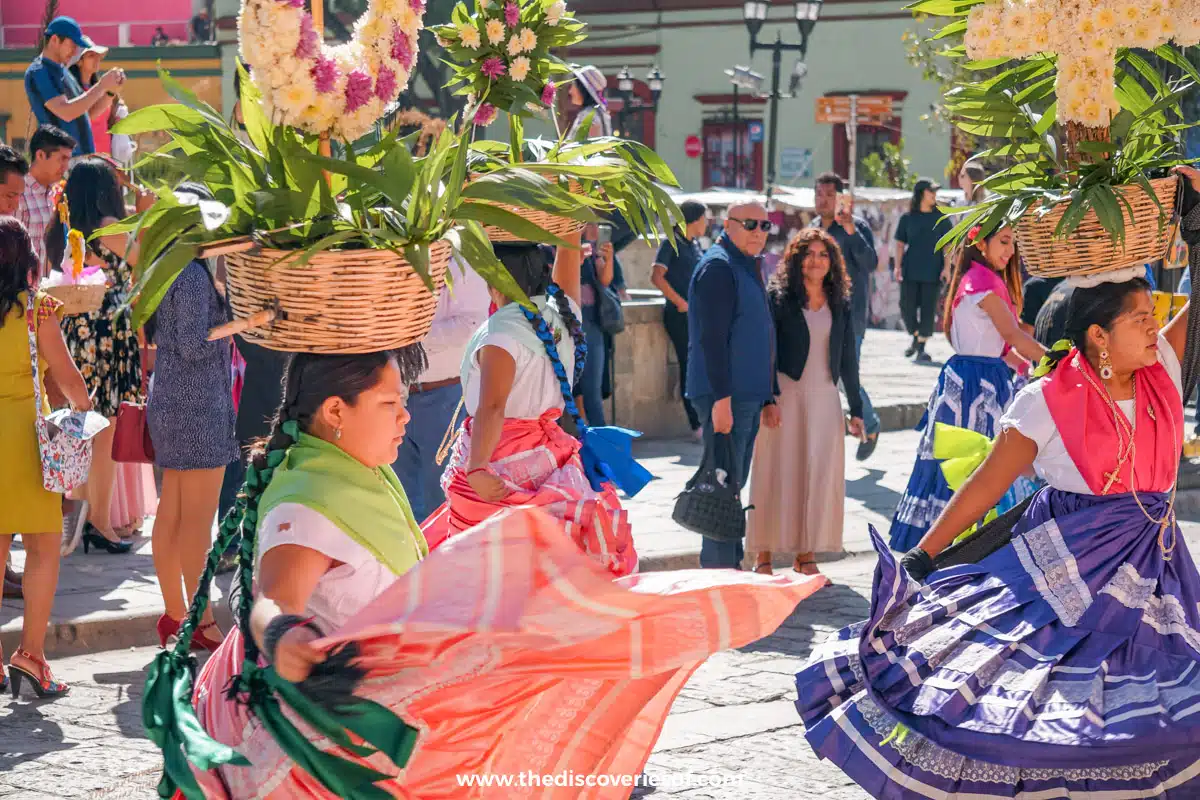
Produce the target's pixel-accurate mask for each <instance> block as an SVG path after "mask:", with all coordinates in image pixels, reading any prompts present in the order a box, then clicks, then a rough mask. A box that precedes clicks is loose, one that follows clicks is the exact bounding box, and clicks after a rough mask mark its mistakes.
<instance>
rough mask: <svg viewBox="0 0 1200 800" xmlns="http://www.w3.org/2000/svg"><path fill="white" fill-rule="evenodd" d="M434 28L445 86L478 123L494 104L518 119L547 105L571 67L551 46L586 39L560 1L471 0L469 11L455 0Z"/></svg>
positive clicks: (485, 121) (488, 117)
mask: <svg viewBox="0 0 1200 800" xmlns="http://www.w3.org/2000/svg"><path fill="white" fill-rule="evenodd" d="M433 30H434V33H435V34H436V36H437V41H438V44H439V45H441V46H442V47H444V48H445V50H446V53H447V55H448V56H450V68H451V70H453V72H454V77H453V79H452V80H451V82H450V85H452V86H457V87H458V88H457V90H456V92H455V93H456V94H458V95H465V96H466V98H467V108H468V114H467V115H466V118H467V120H469V121H472V122H474V123H475V124H477V125H481V126H486V125H489V124H491V122H492V121H493V120H495V118H496V114H497V110H498V109H499V110H502V111H506V112H508V114H509V115H510V116H511V117H512V118H515V119H520V118H521V117H525V116H529V115H531V114H540V113H542V111H543V110H544V109H545V107H547V106H550V105H552V104H553V102H554V97H555V92H556V81H557V80H558V79H559V78H561V77H563V76H566V75H570V74H571V68H570V67H569V66H567V65H566V64H565V63H563V61H562V60H561V59H559V58H557V57H556V56H554V55H553V54H552V52H551V51H552V50H553V49H555V48H563V47H570V46H571V45H574V44H578V43H579V42H581V41H583V40H584V38H585V33H584V25H583V23H581V22H578V21H577V20H576V19H575V16H574V14H572V13H571V12H570V11H567V7H566V3H565V2H563V0H475V13H474V14H472V13H471V12H470V11H468V9H467V6H466V5H465V4H464V3H459V4H458V5H457V6H455V8H454V11H453V12H452V13H451V21H450V23H449V24H446V25H439V26H438V27H436V28H434V29H433Z"/></svg>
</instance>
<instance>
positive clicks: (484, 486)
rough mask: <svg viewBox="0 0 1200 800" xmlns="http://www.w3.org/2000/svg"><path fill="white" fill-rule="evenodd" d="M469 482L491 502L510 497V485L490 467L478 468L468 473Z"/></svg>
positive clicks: (482, 496)
mask: <svg viewBox="0 0 1200 800" xmlns="http://www.w3.org/2000/svg"><path fill="white" fill-rule="evenodd" d="M467 483H469V484H471V488H472V489H474V490H475V494H477V495H479V496H480V497H481V498H483V499H484V500H487V501H488V502H489V503H498V502H499V501H501V500H503V499H504V498H505V497H508V493H509V492H508V486H506V485H505V483H504V481H502V480H500V477H499V476H498V475H496V474H495V473H494V472H492V471H491V470H489V469H476V470H472V471H471V472H470V473H468V474H467Z"/></svg>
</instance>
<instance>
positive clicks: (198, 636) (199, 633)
mask: <svg viewBox="0 0 1200 800" xmlns="http://www.w3.org/2000/svg"><path fill="white" fill-rule="evenodd" d="M207 630H216V631H217V633H220V632H221V631H220V630H219V629H218V628H217V623H215V622H210V623H208V624H207V625H201V626H200V627H199V628H196V632H195V633H193V634H192V649H193V650H207V651H208V652H210V653H215V652H217V648H218V647H220V646H221V642H223V641H224V640H225V637H224V636H222V637H221V638H220V639H213V638H211V637H209V636H207V635H206V634H205V633H204V631H207Z"/></svg>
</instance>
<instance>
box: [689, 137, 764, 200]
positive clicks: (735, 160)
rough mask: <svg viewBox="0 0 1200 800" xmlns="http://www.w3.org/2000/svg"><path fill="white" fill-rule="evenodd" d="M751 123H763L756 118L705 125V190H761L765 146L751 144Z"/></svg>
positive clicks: (756, 143) (703, 183)
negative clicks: (763, 148)
mask: <svg viewBox="0 0 1200 800" xmlns="http://www.w3.org/2000/svg"><path fill="white" fill-rule="evenodd" d="M751 122H757V123H759V124H760V125H761V124H762V120H757V119H754V120H746V119H743V120H738V122H737V123H734V122H715V121H714V122H705V123H704V127H703V128H702V129H701V138H702V139H703V141H704V154H703V156H702V158H703V159H704V165H703V181H702V186H703V188H705V189H712V188H725V189H734V188H738V189H755V190H759V191H761V190H762V188H763V153H762V143H761V142H754V143H753V144H752V143H751V142H750V123H751Z"/></svg>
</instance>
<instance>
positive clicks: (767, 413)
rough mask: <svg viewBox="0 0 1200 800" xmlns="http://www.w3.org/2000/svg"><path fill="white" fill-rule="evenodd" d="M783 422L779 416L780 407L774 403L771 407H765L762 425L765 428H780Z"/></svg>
mask: <svg viewBox="0 0 1200 800" xmlns="http://www.w3.org/2000/svg"><path fill="white" fill-rule="evenodd" d="M782 422H783V420H782V418H781V417H780V416H779V406H778V405H776V404H775V403H772V404H771V405H769V406H763V410H762V424H763V427H765V428H778V427H779V426H780V424H782Z"/></svg>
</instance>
